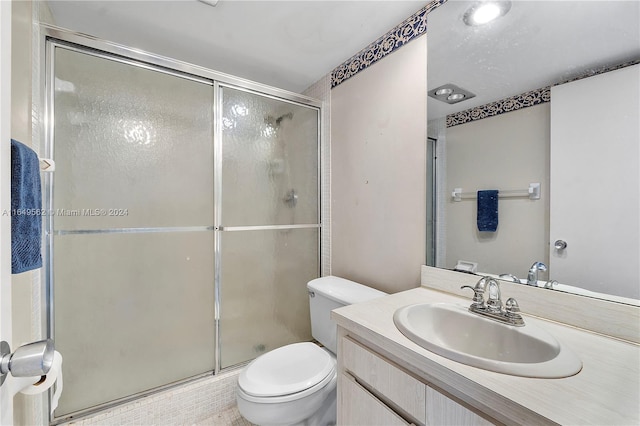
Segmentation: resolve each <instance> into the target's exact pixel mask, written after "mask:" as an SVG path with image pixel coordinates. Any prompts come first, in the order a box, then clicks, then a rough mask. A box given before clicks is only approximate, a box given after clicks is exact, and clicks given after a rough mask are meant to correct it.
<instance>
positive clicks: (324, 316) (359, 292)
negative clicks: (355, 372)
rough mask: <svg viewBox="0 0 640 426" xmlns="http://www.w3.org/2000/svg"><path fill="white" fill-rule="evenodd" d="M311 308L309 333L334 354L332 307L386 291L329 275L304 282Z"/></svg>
mask: <svg viewBox="0 0 640 426" xmlns="http://www.w3.org/2000/svg"><path fill="white" fill-rule="evenodd" d="M307 289H308V290H309V308H310V312H311V334H312V335H313V337H314V338H315V339H316V340H317V341H318V342H320V343H322V344H323V345H324V346H325V347H326V348H327V349H329V350H330V351H331V352H333V353H334V354H335V353H336V324H335V323H334V322H333V321H332V320H331V311H332V310H334V309H336V308H339V307H341V306H346V305H351V304H353V303H359V302H366V301H367V300H371V299H375V298H378V297H381V296H385V295H386V294H387V293H384V292H382V291H379V290H376V289H373V288H371V287H367V286H365V285H362V284H358V283H356V282H353V281H349V280H346V279H344V278H339V277H334V276H328V277H321V278H316V279H315V280H312V281H309V283H308V284H307Z"/></svg>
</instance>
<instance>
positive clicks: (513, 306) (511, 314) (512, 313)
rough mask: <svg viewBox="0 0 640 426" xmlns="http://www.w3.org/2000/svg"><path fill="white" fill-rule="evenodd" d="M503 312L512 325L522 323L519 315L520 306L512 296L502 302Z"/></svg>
mask: <svg viewBox="0 0 640 426" xmlns="http://www.w3.org/2000/svg"><path fill="white" fill-rule="evenodd" d="M504 306H505V313H506V316H507V319H508V320H509V322H510V323H511V324H513V325H524V320H523V319H522V315H520V306H519V305H518V302H517V301H516V299H514V298H513V297H510V298H508V299H507V301H506V302H505V304H504Z"/></svg>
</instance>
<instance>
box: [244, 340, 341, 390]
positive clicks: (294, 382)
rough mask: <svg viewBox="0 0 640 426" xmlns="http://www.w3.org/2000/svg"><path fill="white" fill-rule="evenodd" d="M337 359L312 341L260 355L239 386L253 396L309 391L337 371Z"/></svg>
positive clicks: (249, 367)
mask: <svg viewBox="0 0 640 426" xmlns="http://www.w3.org/2000/svg"><path fill="white" fill-rule="evenodd" d="M335 364H336V363H335V360H334V359H333V357H331V355H329V353H328V352H327V351H325V350H323V349H321V348H320V347H319V346H318V345H316V344H314V343H310V342H304V343H294V344H291V345H287V346H283V347H281V348H278V349H274V350H273V351H271V352H267V353H266V354H264V355H261V356H259V357H258V358H256V359H254V360H253V361H251V363H249V365H248V366H247V367H246V368H245V369H244V370H242V372H241V373H240V376H239V377H238V385H239V386H240V388H242V390H243V391H244V392H246V393H247V394H249V395H253V396H281V395H288V394H292V393H297V392H301V391H303V390H305V389H308V388H310V387H312V386H314V385H316V384H317V383H319V382H321V381H322V379H324V378H325V377H327V376H328V375H329V374H331V373H332V372H333V371H334V370H335Z"/></svg>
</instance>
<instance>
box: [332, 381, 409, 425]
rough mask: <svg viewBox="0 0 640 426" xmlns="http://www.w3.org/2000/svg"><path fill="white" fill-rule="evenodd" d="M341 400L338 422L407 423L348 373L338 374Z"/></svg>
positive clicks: (370, 423) (360, 423) (342, 423)
mask: <svg viewBox="0 0 640 426" xmlns="http://www.w3.org/2000/svg"><path fill="white" fill-rule="evenodd" d="M339 386H341V387H342V400H341V401H340V404H339V405H340V412H339V419H338V423H339V424H341V425H348V426H396V425H398V426H406V425H409V424H410V423H407V422H406V421H405V420H404V419H403V418H402V417H400V416H398V415H397V414H396V413H395V412H394V411H393V410H391V409H390V408H389V407H387V406H386V405H385V404H383V403H382V402H381V401H380V400H379V399H378V398H376V397H375V396H374V395H373V394H371V393H370V392H369V391H367V390H366V389H365V388H364V387H362V386H361V385H360V384H358V382H356V380H355V379H354V378H353V377H351V376H350V375H349V374H345V373H343V374H341V375H340V383H339Z"/></svg>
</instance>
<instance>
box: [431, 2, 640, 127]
mask: <svg viewBox="0 0 640 426" xmlns="http://www.w3.org/2000/svg"><path fill="white" fill-rule="evenodd" d="M473 3H475V1H459V0H449V1H448V2H447V3H446V4H444V5H443V6H441V7H439V8H438V9H436V10H435V11H433V12H432V13H431V14H429V17H428V30H427V46H428V61H427V64H428V69H427V81H428V87H429V89H430V90H431V89H435V88H437V87H439V86H441V85H443V84H445V83H453V84H455V85H457V86H460V87H462V88H464V89H467V90H469V91H471V92H472V93H475V94H476V95H477V97H475V98H472V99H470V100H468V101H464V102H460V103H457V104H454V105H449V104H446V103H444V102H441V101H438V100H434V99H431V98H429V103H428V112H429V118H430V119H433V118H437V117H442V116H444V115H446V114H450V113H453V112H458V111H461V110H465V109H468V108H471V107H475V106H478V105H483V104H486V103H489V102H492V101H495V100H499V99H504V98H506V97H509V96H514V95H519V94H522V93H525V92H528V91H530V90H535V89H539V88H542V87H545V86H548V85H551V84H555V83H559V82H562V81H567V80H569V79H572V78H575V77H578V76H580V75H582V74H584V73H585V72H588V71H589V70H595V69H598V68H600V67H603V66H611V65H617V64H620V63H623V62H626V61H630V60H634V59H635V60H638V59H640V2H639V1H616V0H609V1H522V0H515V1H513V2H512V6H511V10H510V11H509V12H508V13H507V14H506V15H505V16H504V17H502V18H500V19H498V20H496V21H494V22H492V23H490V24H487V25H485V26H479V27H469V26H467V25H465V24H464V23H463V21H462V16H463V15H464V12H465V10H466V9H467V8H468V7H469V6H470V5H471V4H473Z"/></svg>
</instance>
